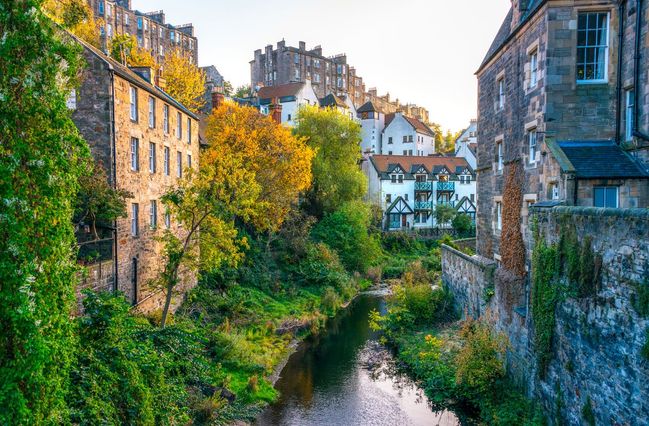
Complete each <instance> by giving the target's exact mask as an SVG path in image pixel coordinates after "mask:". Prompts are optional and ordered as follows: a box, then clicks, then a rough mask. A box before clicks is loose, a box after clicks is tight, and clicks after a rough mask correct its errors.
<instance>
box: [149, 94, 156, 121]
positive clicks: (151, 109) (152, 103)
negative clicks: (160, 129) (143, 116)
mask: <svg viewBox="0 0 649 426" xmlns="http://www.w3.org/2000/svg"><path fill="white" fill-rule="evenodd" d="M149 128H151V129H153V128H155V98H154V97H153V96H149Z"/></svg>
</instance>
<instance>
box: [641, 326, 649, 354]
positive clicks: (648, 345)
mask: <svg viewBox="0 0 649 426" xmlns="http://www.w3.org/2000/svg"><path fill="white" fill-rule="evenodd" d="M640 354H641V355H642V356H643V357H644V359H646V360H647V361H649V329H647V337H646V339H645V342H644V346H642V351H641V352H640Z"/></svg>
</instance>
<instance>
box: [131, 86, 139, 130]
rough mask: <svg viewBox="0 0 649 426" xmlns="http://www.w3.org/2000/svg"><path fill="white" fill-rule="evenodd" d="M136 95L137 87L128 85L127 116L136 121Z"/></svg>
mask: <svg viewBox="0 0 649 426" xmlns="http://www.w3.org/2000/svg"><path fill="white" fill-rule="evenodd" d="M137 98H138V95H137V87H135V86H129V117H130V118H131V121H132V122H135V123H137V122H138V99H137Z"/></svg>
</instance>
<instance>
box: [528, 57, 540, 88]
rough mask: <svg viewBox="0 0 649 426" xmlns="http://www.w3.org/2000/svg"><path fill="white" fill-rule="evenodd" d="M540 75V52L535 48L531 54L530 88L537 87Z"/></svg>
mask: <svg viewBox="0 0 649 426" xmlns="http://www.w3.org/2000/svg"><path fill="white" fill-rule="evenodd" d="M538 75H539V54H538V51H537V50H535V51H534V52H532V54H531V55H530V89H533V88H534V87H536V83H537V82H538Z"/></svg>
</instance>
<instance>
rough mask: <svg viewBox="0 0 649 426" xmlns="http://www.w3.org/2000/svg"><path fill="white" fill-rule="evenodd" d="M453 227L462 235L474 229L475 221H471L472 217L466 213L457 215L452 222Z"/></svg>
mask: <svg viewBox="0 0 649 426" xmlns="http://www.w3.org/2000/svg"><path fill="white" fill-rule="evenodd" d="M451 225H453V229H455V230H456V231H457V232H459V233H460V234H465V233H468V232H469V231H471V230H472V229H473V221H472V220H471V217H469V215H467V214H464V213H461V214H457V215H455V217H454V218H453V220H452V221H451Z"/></svg>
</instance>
